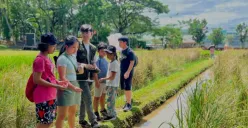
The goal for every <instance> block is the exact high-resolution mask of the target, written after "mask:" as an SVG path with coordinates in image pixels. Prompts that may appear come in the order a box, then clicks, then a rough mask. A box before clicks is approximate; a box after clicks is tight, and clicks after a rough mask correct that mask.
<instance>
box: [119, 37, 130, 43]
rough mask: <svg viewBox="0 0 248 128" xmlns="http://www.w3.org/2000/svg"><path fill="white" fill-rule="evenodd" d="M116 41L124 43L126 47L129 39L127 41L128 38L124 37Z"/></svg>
mask: <svg viewBox="0 0 248 128" xmlns="http://www.w3.org/2000/svg"><path fill="white" fill-rule="evenodd" d="M118 41H123V42H126V44H127V45H128V44H129V39H128V37H126V36H123V37H120V38H119V39H118Z"/></svg>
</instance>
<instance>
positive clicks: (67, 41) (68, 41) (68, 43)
mask: <svg viewBox="0 0 248 128" xmlns="http://www.w3.org/2000/svg"><path fill="white" fill-rule="evenodd" d="M75 42H79V41H78V39H77V37H75V36H72V35H70V36H67V37H66V38H65V45H66V46H68V47H70V46H72V45H74V43H75Z"/></svg>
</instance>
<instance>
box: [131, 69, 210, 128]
mask: <svg viewBox="0 0 248 128" xmlns="http://www.w3.org/2000/svg"><path fill="white" fill-rule="evenodd" d="M212 77H213V74H212V71H211V69H208V70H206V71H205V72H203V73H202V74H201V75H199V76H198V77H196V78H195V79H194V80H192V81H191V82H190V83H189V84H188V85H187V86H185V88H183V89H181V90H180V91H179V92H178V93H177V94H176V95H175V96H173V97H171V98H170V99H168V100H167V101H166V102H165V103H164V104H163V105H162V106H160V107H159V108H158V109H156V110H155V111H153V112H152V113H150V114H149V115H147V116H145V117H143V119H142V120H141V122H140V123H139V124H136V125H135V126H134V128H170V126H169V125H168V123H169V122H171V123H173V124H178V123H177V122H178V121H177V118H176V116H175V113H176V112H175V111H176V110H177V108H178V107H179V106H182V107H183V108H185V107H186V101H187V97H188V95H189V94H190V92H192V90H193V89H194V88H196V84H197V83H199V82H200V81H201V82H200V83H202V82H204V81H206V80H209V79H211V78H212ZM161 124H162V125H161ZM160 125H161V126H160Z"/></svg>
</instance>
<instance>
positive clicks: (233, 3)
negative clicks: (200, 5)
mask: <svg viewBox="0 0 248 128" xmlns="http://www.w3.org/2000/svg"><path fill="white" fill-rule="evenodd" d="M245 6H248V2H241V1H229V2H225V3H223V4H218V5H216V6H215V8H217V9H218V8H219V9H223V8H237V7H245Z"/></svg>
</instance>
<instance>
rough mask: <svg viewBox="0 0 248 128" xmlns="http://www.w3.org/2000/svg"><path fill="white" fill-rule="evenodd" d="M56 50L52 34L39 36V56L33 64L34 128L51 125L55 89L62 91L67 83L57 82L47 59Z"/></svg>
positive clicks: (55, 102)
mask: <svg viewBox="0 0 248 128" xmlns="http://www.w3.org/2000/svg"><path fill="white" fill-rule="evenodd" d="M55 48H56V38H55V37H54V35H53V34H52V33H47V34H44V35H42V36H41V43H40V44H39V45H38V49H39V50H40V54H39V55H38V56H37V57H36V59H35V60H34V63H33V80H34V83H35V84H36V85H37V87H36V88H35V90H34V92H33V98H34V102H35V105H36V117H37V126H36V128H49V127H50V126H51V124H52V123H53V121H54V119H55V118H56V117H55V115H56V114H55V112H56V107H57V101H56V95H57V89H60V90H64V89H66V88H67V85H68V82H66V81H57V80H56V79H55V76H54V73H53V69H54V65H53V64H52V61H51V60H50V59H49V58H48V54H53V53H54V51H55Z"/></svg>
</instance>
